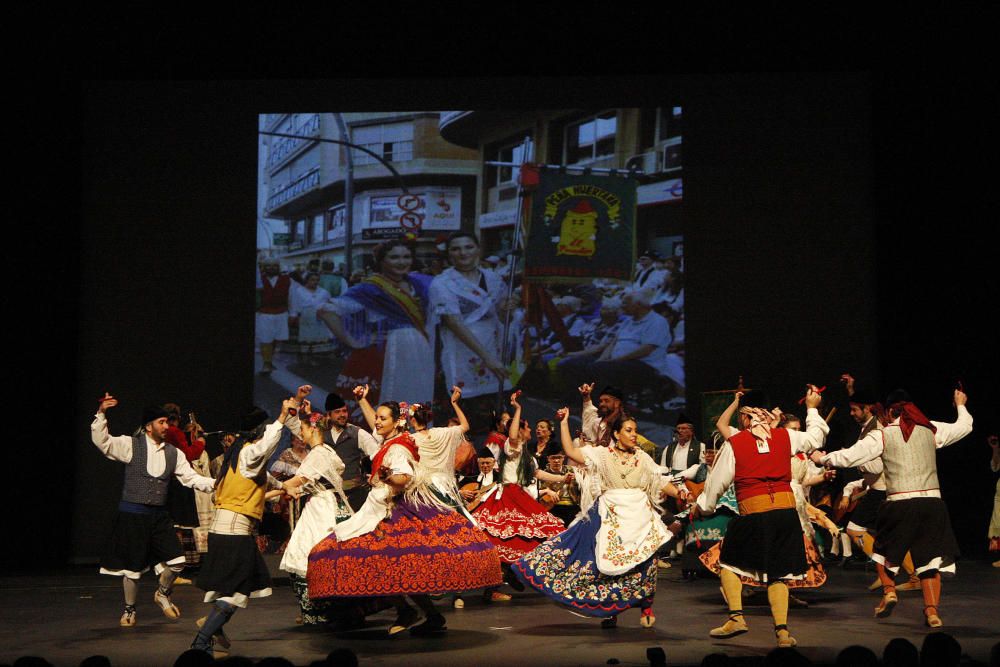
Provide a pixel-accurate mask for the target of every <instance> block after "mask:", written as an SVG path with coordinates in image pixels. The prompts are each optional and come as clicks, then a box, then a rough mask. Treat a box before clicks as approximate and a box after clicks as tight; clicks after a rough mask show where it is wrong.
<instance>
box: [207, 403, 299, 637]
mask: <svg viewBox="0 0 1000 667" xmlns="http://www.w3.org/2000/svg"><path fill="white" fill-rule="evenodd" d="M262 418H263V419H262ZM266 418H267V416H266V413H264V412H263V411H260V410H255V411H254V412H252V413H250V415H247V416H246V417H244V419H243V423H242V424H241V426H243V427H244V430H246V431H250V435H246V436H241V437H240V438H238V439H237V440H236V441H235V442H234V443H233V444H232V445H231V446H230V447H229V449H228V450H226V453H225V458H224V459H223V462H222V467H221V469H220V470H219V474H218V477H217V478H216V481H215V485H216V486H215V519H214V520H213V521H212V526H211V528H209V531H208V553H207V554H206V555H205V560H204V563H203V564H202V568H201V572H199V574H198V578H197V580H196V581H195V583H196V584H197V586H198V587H199V588H201V589H202V590H204V591H205V598H204V601H205V602H207V603H210V604H211V605H212V607H211V610H210V611H209V613H208V616H207V617H205V618H203V619H200V621H199V627H200V629H199V631H198V634H197V635H195V638H194V641H193V643H192V644H191V648H194V649H198V650H201V651H205V652H211V651H212V646H213V644H214V642H216V641H218V642H219V643H221V644H222V645H223V646H226V647H228V645H229V640H228V638H227V637H226V635H225V633H224V632H223V630H222V627H223V626H224V625H225V624H226V623H228V622H229V620H230V619H231V618H232V616H233V614H234V613H235V612H236V609H237V608H245V607H246V606H247V602H248V601H249V599H250V598H258V597H267V596H269V595H270V594H271V576H270V574H269V573H268V569H267V564H266V563H265V562H264V559H263V557H262V556H261V554H260V551H258V549H257V542H256V540H255V539H254V533H255V532H256V531H257V529H258V527H259V526H260V523H261V520H262V518H263V516H264V494H265V492H266V491H267V487H268V486H269V484H270V485H280V484H281V483H280V482H278V481H277V480H276V479H275V478H273V477H271V476H270V475H268V473H267V463H268V460H269V459H270V457H271V455H272V454H274V452H275V450H276V449H277V447H278V444H279V442H280V441H281V436H282V431H283V429H284V428H285V427H286V426H287V427H288V428H289V430H290V431H291V432H292V433H293V434H296V435H298V432H299V420H298V417H296V416H287V415H285V414H282V415H281V416H279V417H278V419H277V420H275V421H274V422H272V423H270V424H268V425H267V426H266V427H264V428H263V429H262V427H263V423H262V422H263V420H266ZM255 422H256V423H255ZM279 488H280V487H279Z"/></svg>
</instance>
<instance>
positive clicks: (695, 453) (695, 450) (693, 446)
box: [663, 438, 701, 470]
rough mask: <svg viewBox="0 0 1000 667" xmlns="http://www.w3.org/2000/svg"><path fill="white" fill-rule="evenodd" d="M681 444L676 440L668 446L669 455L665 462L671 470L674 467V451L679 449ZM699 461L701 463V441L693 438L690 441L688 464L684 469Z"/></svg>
mask: <svg viewBox="0 0 1000 667" xmlns="http://www.w3.org/2000/svg"><path fill="white" fill-rule="evenodd" d="M679 444H680V443H679V442H676V441H674V442H671V443H670V444H669V445H668V446H667V456H666V459H665V460H664V462H663V463H664V464H665V465H666V466H667V467H668V468H670V469H671V470H673V468H674V451H675V450H676V449H677V446H678V445H679ZM699 463H701V443H700V442H698V441H697V440H695V439H694V438H691V440H690V441H689V442H688V457H687V465H686V466H685V467H684V469H685V470H686V469H688V468H690V467H691V466H693V465H697V464H699Z"/></svg>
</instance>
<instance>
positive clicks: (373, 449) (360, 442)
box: [323, 391, 381, 512]
mask: <svg viewBox="0 0 1000 667" xmlns="http://www.w3.org/2000/svg"><path fill="white" fill-rule="evenodd" d="M324 409H325V411H326V419H327V423H329V424H330V430H329V431H325V432H324V433H323V442H325V443H326V444H328V445H330V447H332V448H333V451H335V452H336V453H337V456H339V457H340V460H341V461H343V462H344V472H343V474H342V475H341V476H342V477H343V478H344V492H345V493H346V495H347V503H348V504H349V505H350V506H351V509H352V510H354V511H355V512H357V511H359V510H360V509H361V506H362V505H364V504H365V498H367V497H368V491H369V490H370V488H371V487H369V486H368V484H367V482H366V481H365V471H364V468H363V463H364V459H366V458H370V457H372V456H373V455H375V454H376V453H378V450H379V449H380V448H381V447H380V445H379V443H378V441H377V440H375V438H374V437H373V436H372V434H371V433H369V432H368V431H365V430H362V429H359V428H358V427H357V426H355V425H354V424H349V423H347V419H348V417H349V414H348V410H347V404H346V403H344V399H343V398H341V397H340V395H339V394H336V393H334V392H332V391H331V392H330V393H329V394H327V396H326V403H325V404H324Z"/></svg>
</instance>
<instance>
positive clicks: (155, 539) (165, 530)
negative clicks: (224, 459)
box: [90, 392, 214, 628]
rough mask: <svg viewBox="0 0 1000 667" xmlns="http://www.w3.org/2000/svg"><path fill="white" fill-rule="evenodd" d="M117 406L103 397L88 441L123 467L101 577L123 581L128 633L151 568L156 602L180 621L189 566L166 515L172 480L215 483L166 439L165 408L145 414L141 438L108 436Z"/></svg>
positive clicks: (201, 486) (202, 486) (207, 486)
mask: <svg viewBox="0 0 1000 667" xmlns="http://www.w3.org/2000/svg"><path fill="white" fill-rule="evenodd" d="M116 405H118V399H116V398H115V397H114V396H112V395H111V394H109V393H107V392H105V394H104V396H103V397H102V398H101V399H100V403H99V404H98V407H97V414H96V415H95V416H94V421H93V423H91V425H90V438H91V440H92V441H93V443H94V445H95V446H96V447H97V449H99V450H100V451H101V453H102V454H104V456H105V457H107V458H109V459H111V460H112V461H119V462H121V463H124V464H125V485H124V487H123V488H122V498H121V501H119V503H118V514H117V516H116V517H115V521H114V524H113V527H112V529H111V538H110V539H109V540H108V544H107V546H106V547H105V551H104V555H103V556H102V557H101V574H109V575H111V576H115V577H121V578H122V588H123V589H124V594H125V611H124V612H123V613H122V616H121V619H119V625H121V626H122V627H123V628H130V627H132V626H134V625H135V623H136V607H135V603H136V599H137V597H138V595H139V578H140V577H141V576H142V574H143V572H146V571H147V570H148V569H149V568H150V566H154V571H155V572H156V574H157V575H159V586H158V587H157V589H156V592H155V593H153V601H154V602H155V603H156V604H157V605H158V606H159V607H160V609H161V610H162V611H163V615H164V616H166V617H167V618H170V619H177V618H180V616H181V612H180V609H178V608H177V606H176V605H175V604H174V603H173V602H172V601H171V599H170V594H171V592H172V591H173V584H174V580H175V579H176V578H177V575H178V574H180V572H181V570H183V569H184V562H185V557H184V550H183V549H182V548H181V544H180V542H179V541H178V539H177V533H176V532H175V531H174V525H173V521H172V520H171V518H170V515H169V514H168V512H167V510H166V501H167V487H168V483H169V481H170V479H171V478H176V479H177V481H179V482H180V483H181V484H183V485H184V486H187V487H190V488H195V489H198V490H199V491H211V490H212V486H213V484H214V482H213V480H212V478H211V477H204V476H202V475H199V474H197V473H196V472H195V471H194V470H192V469H191V464H189V463H188V461H187V459H186V458H185V457H184V455H183V454H181V453H180V452H178V450H177V448H175V447H174V446H173V445H170V444H168V443H167V442H166V441H165V440H164V436H165V435H166V433H167V428H168V423H167V417H168V414H167V412H166V411H165V410H164V409H163V408H160V407H149V408H146V409H144V410H143V414H142V423H143V428H142V430H143V433H142V434H141V435H135V436H128V435H117V436H111V435H109V434H108V420H107V414H106V412H107V411H108V410H109V409H110V408H113V407H115V406H116Z"/></svg>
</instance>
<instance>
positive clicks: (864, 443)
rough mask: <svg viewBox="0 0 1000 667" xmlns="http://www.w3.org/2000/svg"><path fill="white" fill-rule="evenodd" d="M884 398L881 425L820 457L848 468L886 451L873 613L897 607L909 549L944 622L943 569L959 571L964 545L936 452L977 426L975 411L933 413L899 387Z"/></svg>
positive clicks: (927, 598) (927, 608) (929, 603)
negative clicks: (950, 418) (950, 415)
mask: <svg viewBox="0 0 1000 667" xmlns="http://www.w3.org/2000/svg"><path fill="white" fill-rule="evenodd" d="M886 403H887V404H888V405H889V410H890V411H891V412H890V413H886V412H885V411H883V410H881V409H879V413H880V418H879V421H880V423H881V424H882V428H881V429H877V430H874V431H872V432H870V433H869V434H868V435H866V436H865V437H864V438H862V439H861V440H859V441H858V442H857V443H855V444H854V445H853V446H851V447H849V448H847V449H841V450H839V451H836V452H831V453H829V454H826V455H824V456H823V457H822V458H820V462H821V463H823V464H824V465H829V466H833V467H837V468H846V467H850V466H859V465H862V464H864V463H867V462H868V461H872V460H874V459H876V458H881V459H882V464H883V466H884V467H885V486H886V502H885V503H884V504H883V505H882V507H881V508H880V509H879V512H878V518H877V520H876V535H875V546H874V552H873V553H872V560H874V561H875V563H876V567H877V568H878V572H879V579H881V580H882V591H883V596H882V602H881V603H880V604H879V606H878V607H876V610H875V615H876V617H878V618H884V617H886V616H888V615H889V614H890V613H892V609H893V608H894V607H895V605H896V603H897V601H898V598H897V596H896V586H895V582H894V580H893V577H894V576H895V575H896V573H897V572H898V571H899V566H900V563H902V562H903V558H904V557H905V556H906V553H907V551H909V552H910V554H911V556H912V558H913V564H914V565H915V568H916V573H917V576H918V577H920V583H921V589H922V591H923V594H924V615H925V620H926V623H927V625H929V626H930V627H940V626H941V625H942V622H941V619H940V617H939V616H938V613H937V612H938V605H939V601H940V596H941V574H940V573H941V572H947V573H949V574H953V573H954V572H955V559H956V557H957V556H958V553H959V550H958V543H957V542H956V541H955V535H954V533H953V532H952V529H951V521H950V519H949V517H948V508H947V506H946V505H945V503H944V500H942V499H941V489H940V484H939V483H938V477H937V459H936V456H937V450H938V449H940V448H941V447H946V446H948V445H950V444H952V443H955V442H957V441H959V440H961V439H962V438H964V437H965V436H966V435H968V434H969V433H970V432H971V431H972V415H970V414H969V411H968V410H967V409H966V407H965V406H964V405H958V406H957V407H956V410H957V413H958V415H957V419H956V421H955V422H953V423H944V422H936V421H931V420H929V419H927V417H926V416H924V414H923V413H922V412H921V411H920V410H919V409H918V408H917V406H916V405H914V404H913V403H912V402H911V401H910V400H909V397H908V396H907V395H906V394H905V392H902V391H896V392H893V393H892V394H890V395H889V398H888V399H887V401H886ZM891 415H898V416H896V417H892V416H891ZM890 420H891V421H890ZM890 573H891V574H890Z"/></svg>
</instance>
